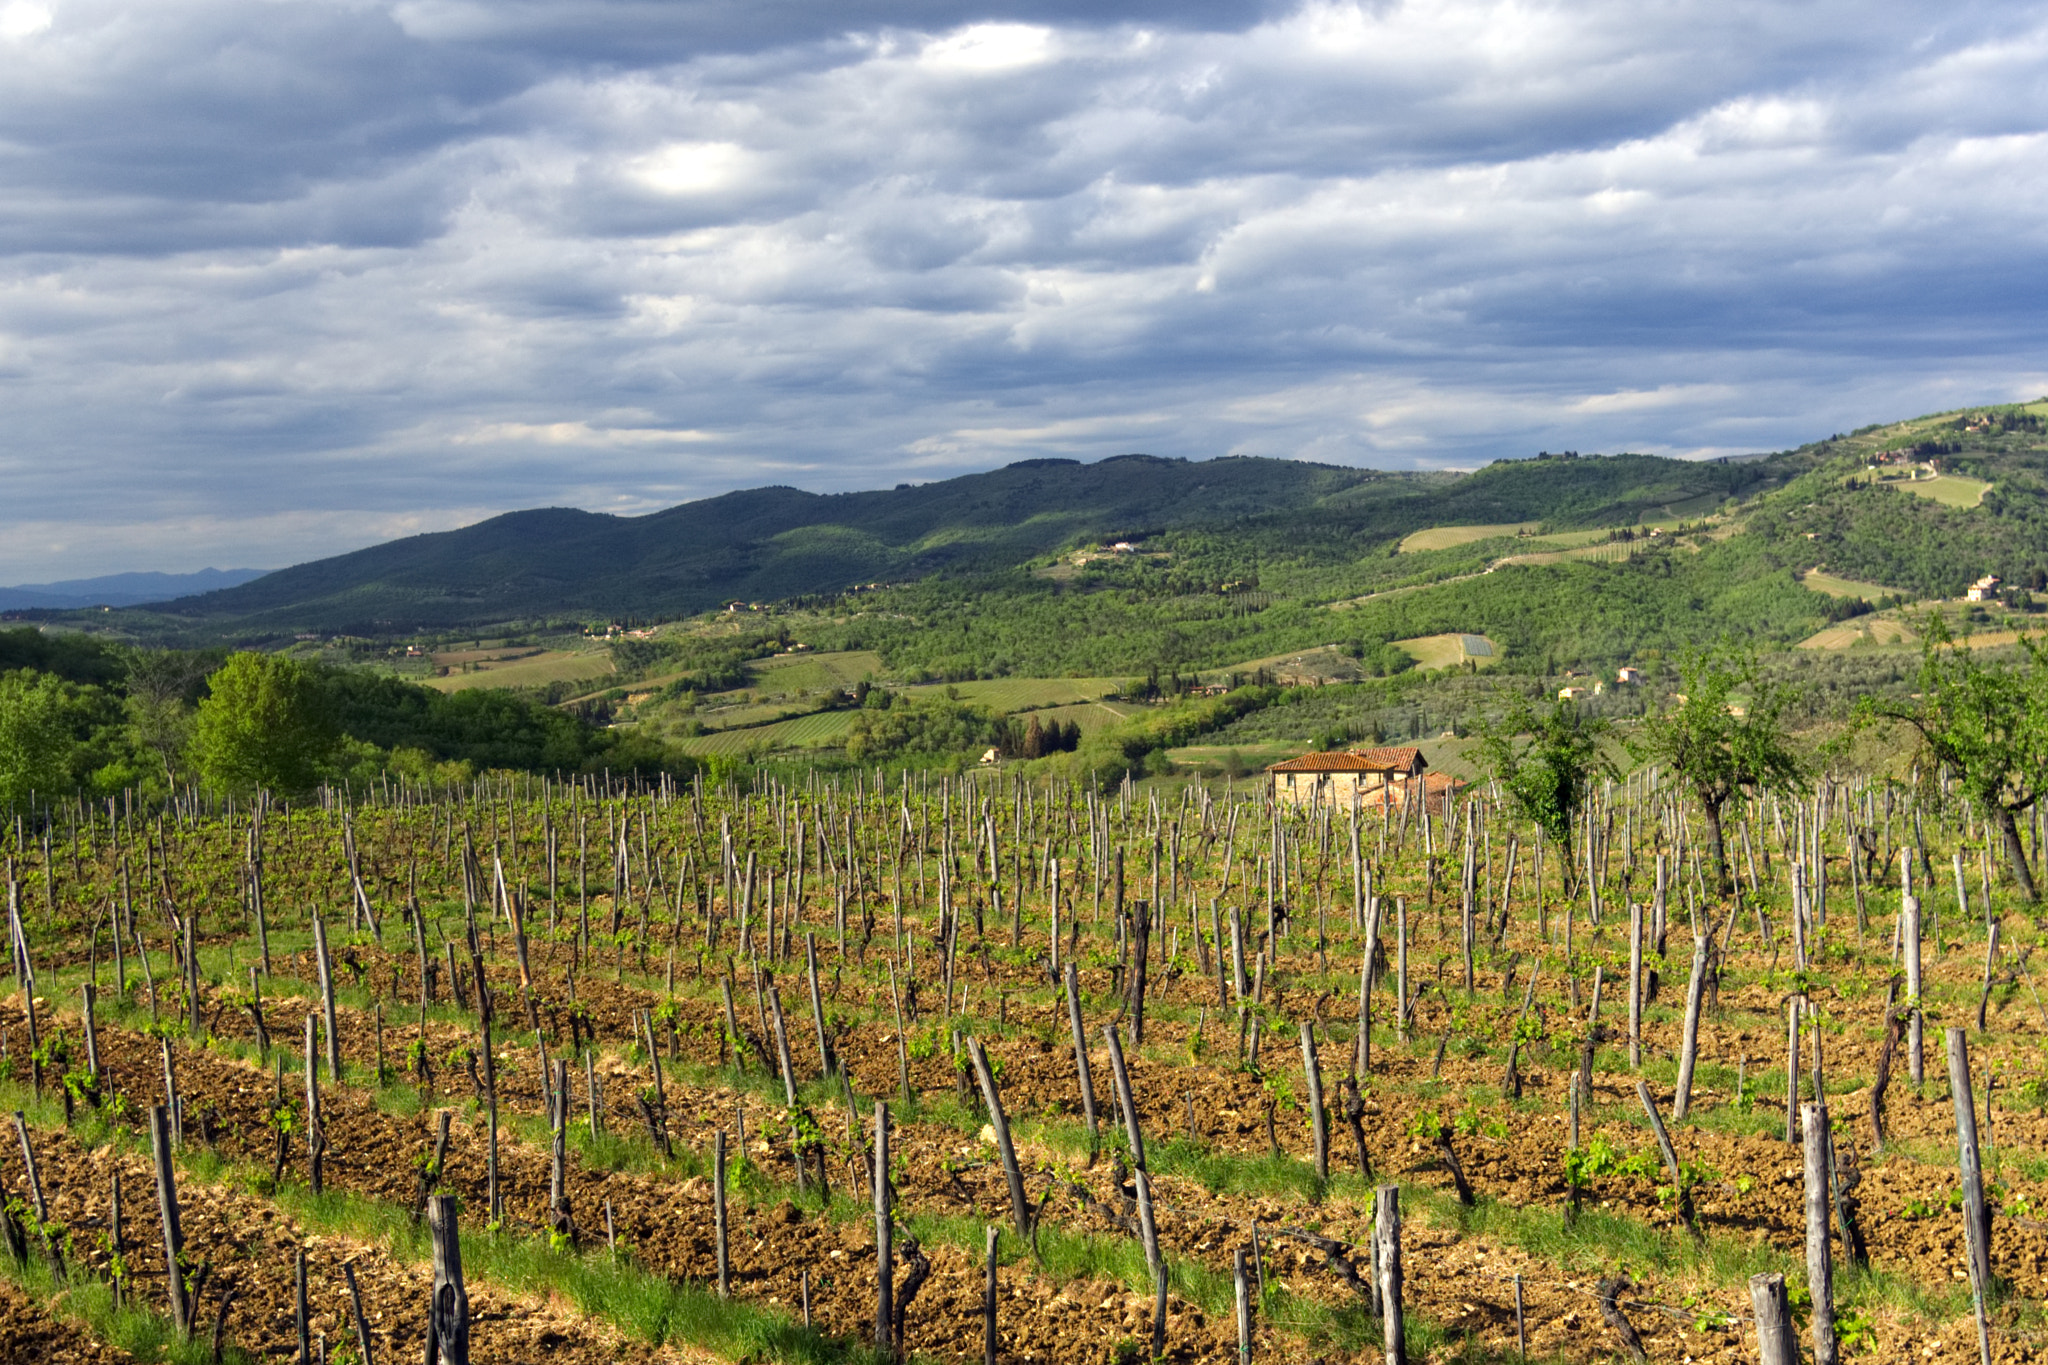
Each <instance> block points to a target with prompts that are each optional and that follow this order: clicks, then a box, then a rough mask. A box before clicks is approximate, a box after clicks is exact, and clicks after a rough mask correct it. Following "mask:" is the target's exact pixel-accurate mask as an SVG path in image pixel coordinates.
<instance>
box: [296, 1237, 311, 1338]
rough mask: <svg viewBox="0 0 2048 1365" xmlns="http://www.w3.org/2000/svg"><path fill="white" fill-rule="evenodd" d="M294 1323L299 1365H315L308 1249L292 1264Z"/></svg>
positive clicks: (300, 1249)
mask: <svg viewBox="0 0 2048 1365" xmlns="http://www.w3.org/2000/svg"><path fill="white" fill-rule="evenodd" d="M292 1322H293V1324H294V1325H295V1326H296V1327H297V1328H298V1331H299V1365H313V1330H312V1328H313V1323H312V1316H311V1313H310V1311H309V1309H308V1306H307V1303H306V1249H305V1248H304V1247H303V1246H302V1247H300V1248H299V1254H298V1257H297V1259H296V1260H295V1261H294V1262H293V1263H292Z"/></svg>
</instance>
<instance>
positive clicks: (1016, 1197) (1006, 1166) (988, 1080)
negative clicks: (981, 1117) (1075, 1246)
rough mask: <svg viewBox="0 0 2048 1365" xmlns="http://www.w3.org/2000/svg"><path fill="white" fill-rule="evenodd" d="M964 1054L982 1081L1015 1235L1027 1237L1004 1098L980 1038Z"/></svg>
mask: <svg viewBox="0 0 2048 1365" xmlns="http://www.w3.org/2000/svg"><path fill="white" fill-rule="evenodd" d="M967 1055H968V1058H969V1059H970V1060H971V1061H973V1063H974V1078H975V1080H976V1081H978V1082H980V1084H981V1097H982V1098H983V1099H984V1100H986V1101H987V1102H988V1121H989V1125H990V1126H991V1127H993V1128H994V1129H995V1130H996V1153H997V1155H998V1156H1000V1157H1001V1158H1002V1162H1003V1178H1004V1179H1005V1180H1006V1181H1008V1182H1009V1186H1010V1212H1011V1214H1012V1215H1013V1216H1014V1217H1015V1218H1016V1220H1017V1236H1018V1237H1020V1238H1023V1239H1025V1240H1026V1241H1028V1240H1030V1237H1031V1201H1030V1199H1029V1198H1028V1197H1027V1196H1026V1195H1025V1193H1024V1173H1023V1171H1022V1169H1020V1168H1019V1167H1018V1165H1017V1149H1016V1147H1015V1146H1013V1145H1012V1144H1011V1142H1010V1121H1009V1119H1008V1118H1007V1117H1006V1116H1005V1115H1004V1113H1003V1097H1002V1095H1001V1094H1000V1093H999V1092H998V1091H997V1090H996V1078H995V1073H994V1072H992V1071H990V1070H989V1065H988V1053H986V1052H984V1051H983V1050H982V1046H981V1039H979V1038H969V1039H968V1040H967Z"/></svg>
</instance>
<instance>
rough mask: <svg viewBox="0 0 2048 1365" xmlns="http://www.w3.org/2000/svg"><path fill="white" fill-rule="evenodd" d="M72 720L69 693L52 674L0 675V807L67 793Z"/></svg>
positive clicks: (75, 709)
mask: <svg viewBox="0 0 2048 1365" xmlns="http://www.w3.org/2000/svg"><path fill="white" fill-rule="evenodd" d="M77 716H78V703H77V699H76V697H75V695H74V693H73V689H72V688H71V687H70V686H69V685H67V684H66V683H65V681H64V680H63V679H62V678H59V677H57V676H56V675H55V674H52V673H39V672H37V671H36V670H34V669H32V668H23V669H17V670H15V671H13V672H11V673H0V805H4V806H7V807H16V806H22V805H25V804H27V802H28V800H29V797H30V793H32V792H41V793H45V794H52V793H56V792H68V791H70V790H71V788H72V785H73V783H72V775H71V761H72V758H73V756H74V753H75V751H76V749H77V739H76V737H75V735H74V734H73V730H74V728H75V724H76V721H77Z"/></svg>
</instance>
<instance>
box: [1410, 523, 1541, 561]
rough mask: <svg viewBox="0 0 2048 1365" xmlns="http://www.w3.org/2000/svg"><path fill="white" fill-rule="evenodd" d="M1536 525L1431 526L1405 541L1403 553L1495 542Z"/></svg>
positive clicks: (1529, 529)
mask: <svg viewBox="0 0 2048 1365" xmlns="http://www.w3.org/2000/svg"><path fill="white" fill-rule="evenodd" d="M1536 525H1537V524H1536V523H1535V522H1533V521H1515V522H1506V523H1496V524H1494V525H1491V526H1431V527H1429V528H1428V529H1426V530H1421V531H1417V532H1416V533H1415V534H1413V535H1411V536H1409V537H1408V538H1407V539H1406V540H1403V541H1402V542H1401V553H1402V554H1404V555H1407V554H1414V553H1415V552H1416V551H1418V550H1449V549H1452V548H1454V547H1456V546H1459V545H1470V544H1471V543H1472V542H1473V541H1475V540H1493V539H1495V538H1496V537H1498V536H1512V535H1518V534H1520V533H1521V532H1523V531H1533V530H1535V529H1536Z"/></svg>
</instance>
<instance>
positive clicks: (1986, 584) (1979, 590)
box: [1963, 574, 1998, 602]
mask: <svg viewBox="0 0 2048 1365" xmlns="http://www.w3.org/2000/svg"><path fill="white" fill-rule="evenodd" d="M1963 596H1964V598H1965V600H1967V601H1971V602H1996V601H1997V600H1998V575H1997V574H1985V575H1984V576H1983V577H1982V578H1980V579H1978V580H1977V581H1976V582H1975V583H1972V584H1971V585H1970V590H1969V591H1968V592H1967V593H1964V594H1963Z"/></svg>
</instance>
